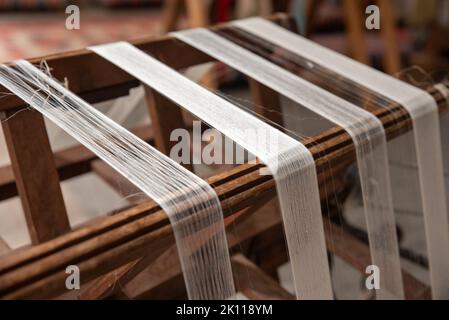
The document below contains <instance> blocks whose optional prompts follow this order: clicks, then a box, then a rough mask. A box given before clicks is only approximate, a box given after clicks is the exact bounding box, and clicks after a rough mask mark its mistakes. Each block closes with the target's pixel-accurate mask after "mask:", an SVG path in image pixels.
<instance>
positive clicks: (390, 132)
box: [0, 90, 449, 298]
mask: <svg viewBox="0 0 449 320" xmlns="http://www.w3.org/2000/svg"><path fill="white" fill-rule="evenodd" d="M430 93H431V94H433V96H434V98H435V100H436V101H437V103H438V105H439V106H440V111H441V112H443V111H445V110H447V109H449V106H448V105H447V101H446V100H445V98H444V97H443V96H442V95H441V93H439V92H438V91H436V90H431V91H430ZM376 112H377V113H376ZM376 112H375V114H376V115H377V116H378V118H379V119H380V120H381V121H382V123H383V124H384V126H385V131H386V134H387V138H388V139H392V138H394V137H396V136H398V135H400V134H401V133H403V132H407V131H408V130H410V128H411V121H410V118H409V117H408V115H407V113H406V112H404V110H403V109H402V108H392V109H389V110H377V111H376ZM304 143H305V144H306V147H307V148H308V149H309V150H310V151H311V152H312V154H313V156H314V158H315V161H316V167H317V171H318V180H319V182H320V184H323V183H325V182H326V181H328V180H329V179H332V177H333V176H335V174H339V173H341V172H343V170H345V169H346V168H347V166H348V165H350V164H351V163H352V162H353V161H354V159H355V151H354V146H353V144H352V139H351V137H350V136H349V135H348V134H347V133H346V132H344V131H343V130H342V129H341V128H332V129H330V130H327V131H325V132H324V133H322V134H320V135H317V136H315V137H310V138H309V139H307V141H306V140H305V141H304ZM259 168H260V165H257V164H246V165H241V166H239V167H236V168H234V169H232V170H230V171H227V172H225V173H222V174H218V175H216V176H214V177H211V178H209V179H208V180H207V181H208V182H209V183H210V184H211V185H212V186H213V187H214V189H215V191H216V193H217V195H218V196H219V198H220V200H221V204H222V207H223V211H224V214H225V216H230V215H232V214H234V213H235V212H237V211H239V210H242V209H244V208H246V207H248V206H251V205H254V204H255V203H257V202H258V201H260V200H261V199H265V198H266V197H268V196H271V195H273V194H274V193H275V186H274V181H273V180H272V177H270V176H261V175H259V172H258V170H259ZM329 168H332V170H329ZM326 189H327V188H326ZM171 244H173V235H172V231H171V227H170V224H169V221H168V218H167V216H166V215H165V213H164V212H163V211H162V210H161V209H160V207H159V206H158V205H157V204H155V203H154V202H152V201H149V202H146V203H142V204H139V205H138V206H135V207H132V208H129V209H127V210H125V211H123V212H120V213H118V214H116V215H114V216H112V217H107V218H105V219H104V220H102V221H101V222H99V223H96V224H94V225H89V226H86V227H83V228H80V229H78V230H75V231H73V232H71V233H69V234H67V235H64V236H61V237H59V238H57V239H55V240H53V241H50V242H47V243H43V244H41V245H38V246H34V247H32V248H29V249H27V250H23V251H21V252H17V253H15V254H11V255H10V256H9V257H8V259H0V280H1V281H0V296H1V297H3V298H18V297H33V296H34V297H36V296H40V297H42V296H43V295H52V294H55V293H58V290H61V289H62V290H64V286H63V284H64V280H63V279H65V276H66V274H65V272H64V270H65V266H66V265H68V264H72V263H75V264H77V265H78V266H79V267H80V269H81V273H82V279H84V280H83V281H86V282H87V281H89V280H91V279H94V278H95V277H98V276H99V275H102V274H104V273H107V272H109V271H112V270H113V269H116V268H118V267H119V266H121V265H123V264H126V263H128V262H130V261H133V260H135V259H137V258H140V257H142V256H143V255H144V254H145V253H147V252H150V251H151V250H156V248H161V247H163V246H169V245H171ZM42 288H45V289H46V290H45V292H43V291H42Z"/></svg>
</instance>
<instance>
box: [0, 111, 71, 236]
mask: <svg viewBox="0 0 449 320" xmlns="http://www.w3.org/2000/svg"><path fill="white" fill-rule="evenodd" d="M4 118H7V119H8V120H6V121H3V122H2V126H3V131H4V134H5V140H6V144H7V146H8V151H9V155H10V158H11V166H12V168H13V171H14V176H15V180H16V185H17V190H18V193H19V196H20V200H21V202H22V206H23V210H24V213H25V218H26V221H27V224H28V230H29V232H30V237H31V241H32V243H33V244H36V243H40V242H44V241H47V240H50V239H53V238H55V237H57V236H59V235H61V234H63V233H65V232H67V231H69V230H70V224H69V219H68V217H67V213H66V209H65V205H64V200H63V197H62V192H61V188H60V185H59V177H58V172H57V170H56V165H55V160H54V157H53V152H52V150H51V148H50V142H49V141H48V136H47V131H46V129H45V123H44V119H43V117H42V115H41V114H40V113H38V112H37V111H31V110H24V111H21V112H18V113H16V114H14V113H13V112H5V113H4Z"/></svg>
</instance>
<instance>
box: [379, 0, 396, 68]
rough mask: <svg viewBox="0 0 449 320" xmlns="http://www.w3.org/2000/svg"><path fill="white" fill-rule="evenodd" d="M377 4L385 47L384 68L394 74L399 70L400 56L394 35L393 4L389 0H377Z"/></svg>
mask: <svg viewBox="0 0 449 320" xmlns="http://www.w3.org/2000/svg"><path fill="white" fill-rule="evenodd" d="M377 4H378V6H379V10H380V34H381V37H382V39H383V45H384V47H385V54H384V56H383V65H384V69H385V71H386V72H387V73H389V74H396V73H397V72H399V71H401V56H400V52H399V46H398V39H397V37H396V25H395V22H396V21H395V17H394V12H393V5H392V2H391V1H390V0H377Z"/></svg>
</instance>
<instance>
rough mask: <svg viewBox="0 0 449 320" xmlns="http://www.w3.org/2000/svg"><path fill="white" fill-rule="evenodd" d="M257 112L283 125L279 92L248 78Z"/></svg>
mask: <svg viewBox="0 0 449 320" xmlns="http://www.w3.org/2000/svg"><path fill="white" fill-rule="evenodd" d="M248 81H249V87H250V90H251V96H252V98H253V102H254V104H255V109H256V112H257V113H258V114H260V115H262V116H263V117H265V118H267V119H269V120H271V121H273V122H275V123H277V124H279V125H281V126H282V125H283V123H284V121H283V118H282V109H281V101H280V99H279V94H278V93H277V92H276V91H274V90H272V89H270V88H268V87H267V86H265V85H263V84H261V83H260V82H258V81H256V80H254V79H248Z"/></svg>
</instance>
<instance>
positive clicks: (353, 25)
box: [343, 0, 370, 65]
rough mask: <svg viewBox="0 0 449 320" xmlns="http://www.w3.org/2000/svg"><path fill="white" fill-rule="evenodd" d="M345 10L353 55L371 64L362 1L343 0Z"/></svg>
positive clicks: (349, 45) (350, 49)
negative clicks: (365, 35)
mask: <svg viewBox="0 0 449 320" xmlns="http://www.w3.org/2000/svg"><path fill="white" fill-rule="evenodd" d="M343 10H344V17H345V23H346V28H347V34H348V47H349V52H350V55H351V57H353V58H354V59H355V60H357V61H359V62H361V63H364V64H368V65H369V64H370V62H369V56H368V52H367V50H366V43H365V38H364V35H363V33H364V27H365V23H364V21H365V20H364V19H363V15H362V7H361V2H360V1H358V0H343Z"/></svg>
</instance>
